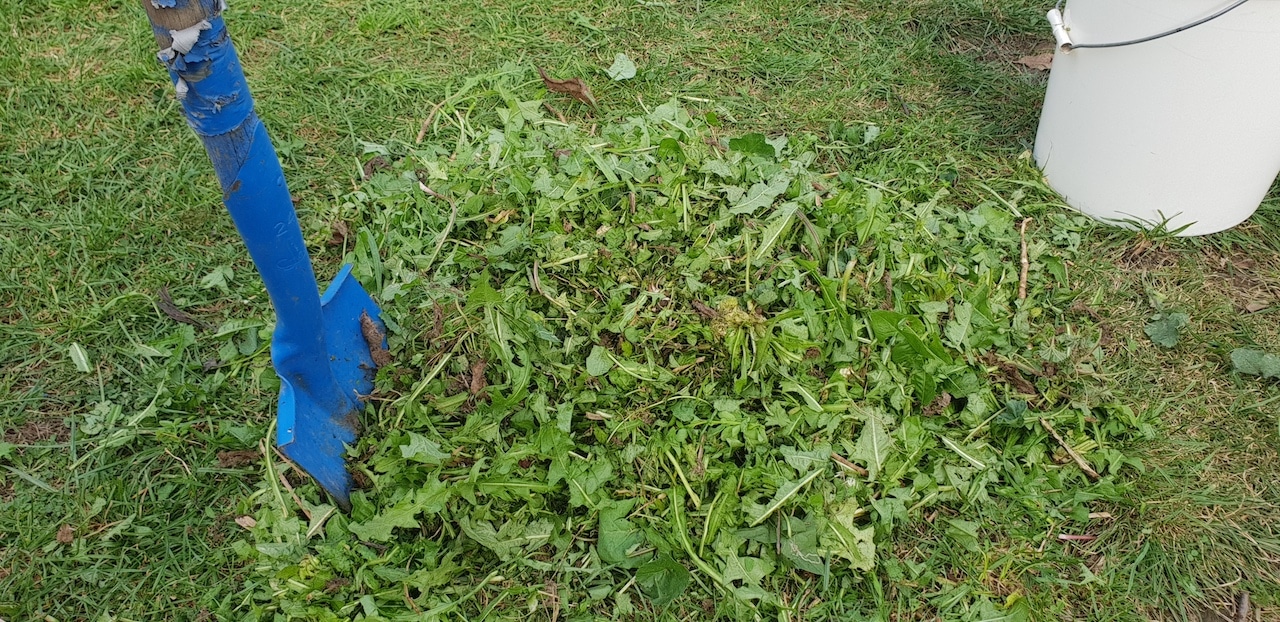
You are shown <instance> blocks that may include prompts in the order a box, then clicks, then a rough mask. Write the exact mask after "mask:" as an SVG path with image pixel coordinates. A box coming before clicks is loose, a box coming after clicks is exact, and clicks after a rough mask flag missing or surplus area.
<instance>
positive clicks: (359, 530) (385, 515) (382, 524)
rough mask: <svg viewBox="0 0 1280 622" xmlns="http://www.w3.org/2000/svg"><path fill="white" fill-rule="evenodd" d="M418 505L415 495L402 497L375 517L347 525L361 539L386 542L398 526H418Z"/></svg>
mask: <svg viewBox="0 0 1280 622" xmlns="http://www.w3.org/2000/svg"><path fill="white" fill-rule="evenodd" d="M417 515H418V506H417V504H416V503H414V499H413V497H406V498H404V499H401V500H400V502H399V503H397V504H395V505H394V506H392V507H390V508H387V509H385V510H383V511H382V512H380V513H378V514H377V515H376V516H374V517H373V518H371V519H369V520H367V521H364V522H359V523H351V524H350V525H348V526H347V528H348V529H350V530H351V533H354V534H356V536H357V537H359V538H360V539H361V540H372V541H374V542H386V541H387V540H390V539H391V530H392V529H395V528H396V527H405V528H408V527H417V526H418V520H417V518H416V516H417Z"/></svg>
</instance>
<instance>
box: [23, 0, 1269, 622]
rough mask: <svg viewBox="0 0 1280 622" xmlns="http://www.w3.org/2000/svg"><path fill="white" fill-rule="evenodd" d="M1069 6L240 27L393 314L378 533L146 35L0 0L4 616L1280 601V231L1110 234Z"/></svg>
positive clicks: (966, 0) (707, 0) (1100, 613)
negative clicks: (316, 477)
mask: <svg viewBox="0 0 1280 622" xmlns="http://www.w3.org/2000/svg"><path fill="white" fill-rule="evenodd" d="M1045 8H1046V6H1045V5H1041V4H1034V3H1029V2H1025V1H1023V0H1013V1H1010V2H1005V3H999V4H997V3H993V2H985V1H981V0H913V1H911V2H889V1H873V0H849V1H844V2H836V1H826V0H812V1H805V0H799V1H790V2H783V1H780V0H759V1H753V2H748V1H736V2H734V1H728V0H725V1H719V0H704V1H698V2H640V1H626V0H607V1H601V2H591V3H570V2H563V1H562V0H537V1H535V0H517V1H513V2H495V1H483V0H448V1H436V2H418V3H407V2H392V1H389V0H368V1H366V2H347V1H344V0H324V1H322V2H306V3H304V2H300V1H297V0H286V1H283V2H276V3H271V4H258V5H252V4H239V3H232V5H231V6H230V8H229V9H228V13H227V16H228V24H229V28H230V30H231V32H232V34H233V36H234V37H235V40H236V42H237V46H238V48H239V50H240V54H241V58H242V60H243V63H244V66H245V71H246V73H247V74H248V77H249V81H250V85H251V86H252V88H253V90H254V95H255V97H256V98H257V102H258V110H259V113H260V115H261V116H262V117H263V119H264V121H265V122H266V123H267V125H268V127H269V128H270V129H271V130H272V133H273V136H274V138H275V143H276V147H277V149H278V151H279V152H280V155H281V159H282V162H283V164H284V168H285V172H286V176H287V178H288V179H289V182H290V187H291V189H292V191H293V194H294V198H295V202H296V205H297V209H298V212H299V216H300V220H301V222H302V226H303V229H304V234H305V237H306V239H307V242H308V245H309V247H310V250H311V252H312V257H313V261H314V263H315V265H316V269H317V272H318V274H319V275H320V279H321V281H325V280H327V279H328V278H329V277H330V276H331V275H333V274H334V273H335V272H336V271H337V269H338V267H339V266H340V265H341V264H342V263H344V262H350V263H353V264H354V265H355V274H356V275H357V276H358V277H359V279H360V280H361V281H362V283H363V284H364V285H365V286H366V288H368V289H369V290H370V291H371V292H374V294H375V296H376V297H377V298H378V300H379V301H380V302H381V304H382V305H383V309H384V319H385V320H386V321H387V325H388V329H389V334H388V339H389V342H390V345H391V354H392V357H393V360H392V363H391V364H390V365H387V366H385V367H384V368H383V369H382V370H380V371H379V374H378V378H377V389H376V391H375V392H374V394H373V395H372V396H370V400H369V406H368V408H367V409H366V412H365V414H364V421H363V434H362V437H361V440H360V441H359V443H358V445H357V446H355V447H353V448H352V449H351V452H350V454H349V456H350V457H349V463H350V465H351V468H352V470H353V472H354V473H355V475H356V479H357V482H358V484H359V487H360V490H358V491H357V492H355V493H354V495H353V502H354V508H353V510H352V512H351V513H350V514H345V513H342V512H338V511H336V510H335V509H334V508H333V507H332V506H331V505H330V504H329V503H328V500H327V499H325V498H324V497H323V495H322V494H321V493H320V492H319V491H318V489H317V488H316V487H315V486H314V485H313V484H311V483H310V482H309V481H308V480H307V478H306V477H305V476H304V475H301V474H299V473H298V472H297V471H296V469H294V468H293V467H292V466H291V465H289V464H288V463H287V462H286V461H284V460H283V459H282V458H280V456H279V455H278V454H276V453H274V452H273V451H272V450H271V439H273V438H274V428H273V423H274V408H275V395H276V392H277V391H278V388H279V382H278V381H277V380H276V378H275V376H274V373H273V371H272V369H271V365H270V358H269V352H268V345H269V341H270V330H271V323H272V321H273V316H272V313H271V309H270V306H269V304H268V301H267V298H266V295H265V292H264V290H263V288H262V286H261V284H260V283H259V282H258V281H257V278H256V275H255V272H254V268H253V266H252V264H251V263H250V262H249V261H248V257H247V255H246V253H245V252H244V250H243V247H242V246H241V245H240V243H239V239H238V237H237V236H236V234H235V231H234V229H233V227H232V225H231V222H230V219H229V218H228V217H227V216H226V214H225V212H224V211H223V209H222V206H221V202H220V196H219V191H218V187H217V183H216V180H215V179H214V176H213V175H212V171H211V167H210V166H209V162H208V159H207V157H206V156H205V154H204V151H203V149H202V147H201V146H200V144H199V141H198V140H196V139H195V137H194V136H193V135H192V133H191V131H190V129H188V128H187V127H186V126H185V124H184V123H183V121H182V119H181V114H180V110H179V106H178V104H177V103H176V101H175V100H174V97H173V92H172V86H171V85H170V84H169V83H168V81H167V78H166V76H165V74H164V72H163V70H162V69H161V67H160V66H159V65H158V64H157V63H156V62H155V59H154V41H153V40H152V38H151V35H150V32H149V27H148V25H147V23H146V19H145V16H144V14H143V11H142V10H141V8H140V7H139V6H137V5H136V4H135V3H132V2H99V3H88V2H81V1H79V0H61V1H49V0H34V1H27V2H18V1H16V0H3V1H0V32H3V33H4V36H3V37H0V94H2V95H3V98H4V100H5V105H4V106H3V107H0V128H3V132H0V159H2V160H0V259H3V264H2V265H6V266H9V267H8V268H7V269H6V271H5V274H4V275H3V276H2V277H0V320H2V321H0V428H2V429H3V437H2V438H0V619H4V620H26V619H44V620H81V619H94V620H98V619H104V620H107V619H110V620H150V619H173V620H186V619H193V620H210V619H294V618H296V619H370V620H373V619H388V620H399V619H404V620H421V619H449V620H471V619H516V618H532V619H539V620H541V619H546V620H552V621H555V620H561V619H564V620H579V619H581V620H585V619H600V618H608V619H614V618H616V619H627V620H630V619H636V620H674V619H686V620H688V619H693V620H702V619H708V620H710V619H726V620H738V619H779V620H819V619H821V620H828V619H838V620H844V619H872V620H886V621H887V620H935V619H941V620H997V619H1008V620H1060V619H1076V620H1183V619H1188V620H1218V619H1227V620H1230V619H1237V618H1235V616H1236V615H1237V613H1238V612H1239V611H1240V609H1241V607H1240V604H1239V601H1240V599H1241V598H1242V595H1245V594H1247V595H1248V598H1249V602H1250V607H1249V612H1248V614H1247V617H1246V618H1243V619H1250V620H1268V619H1276V618H1277V617H1280V519H1278V518H1277V516H1280V455H1278V454H1280V436H1278V433H1280V418H1278V417H1277V413H1278V412H1280V385H1278V384H1277V381H1276V380H1275V379H1273V378H1266V377H1264V376H1265V375H1266V373H1267V372H1268V371H1271V372H1272V373H1273V374H1274V373H1275V372H1274V370H1267V369H1265V368H1264V369H1259V370H1255V371H1261V372H1263V375H1262V376H1260V375H1253V374H1246V373H1240V372H1239V371H1237V365H1236V364H1233V360H1232V358H1233V357H1232V354H1233V352H1236V351H1237V350H1238V349H1242V348H1245V349H1251V350H1255V351H1258V352H1270V353H1280V322H1277V320H1276V313H1277V311H1278V310H1280V199H1278V198H1277V196H1276V193H1275V192H1273V193H1272V196H1270V197H1269V198H1268V199H1267V201H1266V202H1265V203H1264V205H1263V206H1262V208H1261V209H1260V210H1259V212H1258V213H1257V214H1256V215H1255V216H1254V217H1253V218H1252V219H1251V220H1250V221H1249V222H1247V223H1245V224H1243V225H1241V226H1240V227H1237V228H1236V229H1234V230H1232V231H1229V232H1225V233H1222V234H1217V235H1213V236H1208V237H1203V238H1195V239H1181V238H1176V237H1173V236H1171V235H1169V234H1168V232H1164V231H1148V232H1126V231H1120V230H1115V229H1110V228H1105V227H1099V226H1096V225H1094V224H1093V223H1091V222H1090V221H1088V220H1086V219H1084V218H1082V217H1080V216H1079V215H1078V214H1075V213H1074V212H1071V211H1070V210H1069V209H1067V208H1066V207H1065V206H1064V205H1063V204H1062V203H1061V202H1060V200H1059V199H1058V198H1057V197H1056V196H1055V195H1054V194H1053V193H1052V192H1051V191H1050V190H1049V189H1048V188H1047V187H1046V186H1045V185H1044V183H1043V181H1042V180H1041V179H1040V176H1039V175H1038V173H1037V171H1036V170H1035V168H1034V166H1033V164H1032V162H1031V161H1030V156H1029V153H1028V149H1029V148H1030V144H1031V142H1032V140H1033V138H1034V133H1035V128H1036V122H1037V118H1038V108H1039V104H1040V98H1041V97H1042V95H1043V91H1044V86H1045V82H1046V80H1047V74H1046V73H1044V72H1040V71H1037V70H1035V69H1033V68H1031V67H1029V66H1027V65H1026V64H1024V63H1020V62H1019V59H1022V58H1024V57H1027V56H1030V55H1035V54H1039V53H1043V52H1045V51H1046V50H1048V49H1050V48H1051V46H1052V40H1051V37H1050V36H1049V34H1048V32H1047V25H1046V24H1044V23H1043V11H1044V9H1045ZM619 54H622V55H624V56H625V57H626V60H624V61H622V62H621V63H619V59H618V56H617V55H619ZM626 61H630V62H631V63H633V64H634V66H635V74H634V76H631V77H626V76H628V75H630V72H625V73H624V74H623V75H619V76H616V77H617V78H619V79H614V77H613V76H611V75H610V68H611V67H613V68H615V69H617V68H619V67H621V68H625V65H626V64H627V62H626ZM615 63H619V64H617V65H615ZM538 67H541V68H544V69H545V70H546V71H547V73H548V74H549V75H551V76H553V77H557V78H570V77H581V78H582V79H584V80H585V81H586V83H587V84H589V85H590V87H591V89H592V91H593V93H594V99H595V101H596V105H595V106H590V105H587V104H584V103H581V102H577V101H574V100H573V99H570V98H568V97H566V96H564V95H561V94H557V93H552V92H549V91H548V90H547V89H546V88H545V87H544V83H543V81H542V80H541V79H540V78H539V76H538V72H537V68H538ZM1024 257H1025V268H1024V264H1023V261H1024V259H1023V258H1024ZM172 307H176V308H178V309H180V310H181V311H182V312H183V313H184V314H186V316H185V318H184V319H187V320H188V321H187V322H185V323H184V322H182V321H179V320H178V319H176V318H178V317H183V316H182V314H178V313H174V312H173V309H172ZM166 309H168V311H166ZM1237 356H1238V355H1237ZM1264 361H1272V360H1271V359H1264ZM1270 364H1272V365H1274V364H1275V363H1274V362H1271V363H1270ZM1086 467H1087V468H1086Z"/></svg>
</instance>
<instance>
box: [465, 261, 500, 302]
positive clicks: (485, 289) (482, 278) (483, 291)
mask: <svg viewBox="0 0 1280 622" xmlns="http://www.w3.org/2000/svg"><path fill="white" fill-rule="evenodd" d="M491 280H492V279H491V277H490V276H489V271H488V270H485V271H483V272H481V273H480V274H478V275H476V278H475V279H474V280H473V281H472V283H471V292H470V293H468V294H467V306H468V307H477V306H483V307H490V306H493V305H496V304H500V303H501V302H502V294H501V293H499V292H498V290H496V289H494V288H493V285H492V284H490V281H491Z"/></svg>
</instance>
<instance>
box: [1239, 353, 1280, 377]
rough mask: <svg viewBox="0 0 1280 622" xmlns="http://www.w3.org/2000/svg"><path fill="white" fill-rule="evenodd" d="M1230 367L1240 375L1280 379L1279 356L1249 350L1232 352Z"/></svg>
mask: <svg viewBox="0 0 1280 622" xmlns="http://www.w3.org/2000/svg"><path fill="white" fill-rule="evenodd" d="M1231 366H1232V367H1234V368H1235V370H1236V371H1238V372H1240V373H1242V374H1249V375H1251V376H1262V377H1263V378H1274V379H1280V356H1276V355H1275V354H1268V353H1266V352H1263V351H1261V350H1252V349H1249V348H1238V349H1236V350H1232V352H1231Z"/></svg>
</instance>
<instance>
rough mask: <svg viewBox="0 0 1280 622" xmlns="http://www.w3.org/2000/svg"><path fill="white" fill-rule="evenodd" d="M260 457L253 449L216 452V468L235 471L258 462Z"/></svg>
mask: <svg viewBox="0 0 1280 622" xmlns="http://www.w3.org/2000/svg"><path fill="white" fill-rule="evenodd" d="M260 457H261V456H260V455H259V454H258V452H257V451H256V450H253V449H237V450H231V451H220V452H218V467H219V468H223V469H235V468H239V467H242V466H248V465H250V464H253V463H255V462H257V461H258V459H259V458H260Z"/></svg>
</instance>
